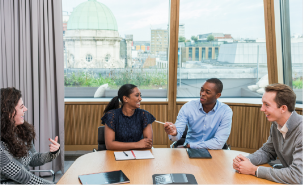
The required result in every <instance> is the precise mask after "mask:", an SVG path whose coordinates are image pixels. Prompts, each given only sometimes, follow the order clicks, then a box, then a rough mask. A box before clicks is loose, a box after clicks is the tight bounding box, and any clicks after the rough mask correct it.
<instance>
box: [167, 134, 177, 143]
mask: <svg viewBox="0 0 303 185" xmlns="http://www.w3.org/2000/svg"><path fill="white" fill-rule="evenodd" d="M178 134H179V133H178ZM178 134H177V135H176V136H172V135H168V138H169V139H170V140H171V141H178V140H179V139H178Z"/></svg>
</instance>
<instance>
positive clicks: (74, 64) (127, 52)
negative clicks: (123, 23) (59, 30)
mask: <svg viewBox="0 0 303 185" xmlns="http://www.w3.org/2000/svg"><path fill="white" fill-rule="evenodd" d="M64 42H65V58H66V62H65V64H64V65H65V67H66V68H125V67H131V40H127V39H122V38H121V37H119V32H118V25H117V21H116V18H115V16H114V15H113V13H112V12H111V10H110V9H109V8H108V7H107V6H105V5H104V4H102V3H100V2H98V1H96V0H88V1H86V2H84V3H81V4H80V5H78V6H77V7H76V8H74V10H73V12H72V13H71V15H70V17H69V20H68V22H67V30H66V32H65V36H64Z"/></svg>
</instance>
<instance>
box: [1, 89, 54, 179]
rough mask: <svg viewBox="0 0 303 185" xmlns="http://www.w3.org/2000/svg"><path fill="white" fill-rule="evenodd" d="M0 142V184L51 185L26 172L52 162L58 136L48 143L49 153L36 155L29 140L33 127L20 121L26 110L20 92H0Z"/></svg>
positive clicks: (32, 138)
mask: <svg viewBox="0 0 303 185" xmlns="http://www.w3.org/2000/svg"><path fill="white" fill-rule="evenodd" d="M0 98H1V141H0V161H1V162H0V170H1V176H0V181H1V184H2V183H4V184H18V183H20V184H53V182H51V181H47V180H45V179H42V178H40V177H37V176H35V175H34V174H32V173H31V172H30V171H29V166H31V167H35V166H41V165H43V164H45V163H47V162H50V161H52V160H53V159H55V158H56V157H57V156H58V155H59V152H60V144H59V143H57V141H58V136H56V138H55V139H54V140H52V139H49V141H50V142H51V144H50V145H49V149H50V152H47V153H38V152H36V150H35V147H34V144H33V140H34V139H35V135H36V134H35V130H34V127H33V125H31V124H29V123H27V122H26V121H24V113H25V112H26V111H27V108H26V107H25V106H24V104H23V100H22V98H21V91H19V90H17V89H15V88H14V87H12V88H2V89H1V97H0Z"/></svg>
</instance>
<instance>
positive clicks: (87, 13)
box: [67, 0, 118, 31]
mask: <svg viewBox="0 0 303 185" xmlns="http://www.w3.org/2000/svg"><path fill="white" fill-rule="evenodd" d="M67 29H68V30H115V31H118V26H117V22H116V18H115V16H114V14H113V13H112V12H111V11H110V9H109V8H107V7H106V6H105V5H104V4H102V3H99V2H98V1H96V0H88V1H86V2H84V3H81V4H80V5H78V6H77V7H76V8H74V11H73V12H72V14H71V15H70V17H69V20H68V22H67Z"/></svg>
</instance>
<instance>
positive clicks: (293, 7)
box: [289, 0, 303, 103]
mask: <svg viewBox="0 0 303 185" xmlns="http://www.w3.org/2000/svg"><path fill="white" fill-rule="evenodd" d="M302 7H303V1H302V0H291V1H289V16H290V39H291V62H292V86H293V90H294V92H295V93H296V95H297V101H298V102H299V103H302V96H303V95H302V90H303V89H302V85H303V74H302V69H303V62H302V61H303V29H302V22H303V19H302Z"/></svg>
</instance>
